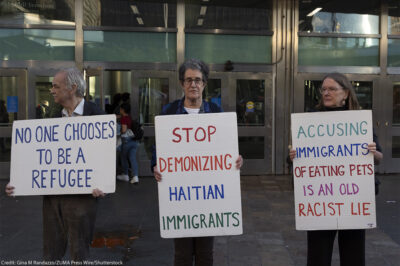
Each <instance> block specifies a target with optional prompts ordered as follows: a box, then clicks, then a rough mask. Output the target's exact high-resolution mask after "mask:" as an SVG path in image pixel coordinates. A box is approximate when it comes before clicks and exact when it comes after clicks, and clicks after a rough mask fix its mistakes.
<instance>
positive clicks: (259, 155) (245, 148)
mask: <svg viewBox="0 0 400 266" xmlns="http://www.w3.org/2000/svg"><path fill="white" fill-rule="evenodd" d="M239 154H240V155H242V156H243V158H244V159H264V137H239Z"/></svg>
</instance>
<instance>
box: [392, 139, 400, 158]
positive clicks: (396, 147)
mask: <svg viewBox="0 0 400 266" xmlns="http://www.w3.org/2000/svg"><path fill="white" fill-rule="evenodd" d="M392 158H400V137H399V136H393V137H392Z"/></svg>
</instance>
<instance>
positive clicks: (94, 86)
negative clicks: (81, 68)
mask: <svg viewBox="0 0 400 266" xmlns="http://www.w3.org/2000/svg"><path fill="white" fill-rule="evenodd" d="M88 85H89V101H90V102H92V103H95V104H97V106H100V105H101V104H100V103H101V101H100V97H101V95H100V77H99V76H89V77H88ZM104 101H105V105H107V104H110V95H109V94H107V96H106V97H105V99H104Z"/></svg>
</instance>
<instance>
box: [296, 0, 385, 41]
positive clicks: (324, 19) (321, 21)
mask: <svg viewBox="0 0 400 266" xmlns="http://www.w3.org/2000/svg"><path fill="white" fill-rule="evenodd" d="M299 2H300V3H299V31H303V32H318V33H354V34H379V14H380V1H379V0H370V1H364V0H354V1H352V2H351V4H349V2H348V1H345V0H336V1H326V0H315V1H314V0H313V1H299Z"/></svg>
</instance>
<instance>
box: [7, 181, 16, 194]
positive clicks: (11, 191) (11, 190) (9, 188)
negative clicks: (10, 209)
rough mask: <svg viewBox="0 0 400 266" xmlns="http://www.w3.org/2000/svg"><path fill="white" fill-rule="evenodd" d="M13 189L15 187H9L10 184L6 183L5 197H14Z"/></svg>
mask: <svg viewBox="0 0 400 266" xmlns="http://www.w3.org/2000/svg"><path fill="white" fill-rule="evenodd" d="M14 189H15V187H13V186H11V185H10V183H8V184H7V185H6V194H7V196H9V197H10V196H13V195H14Z"/></svg>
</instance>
